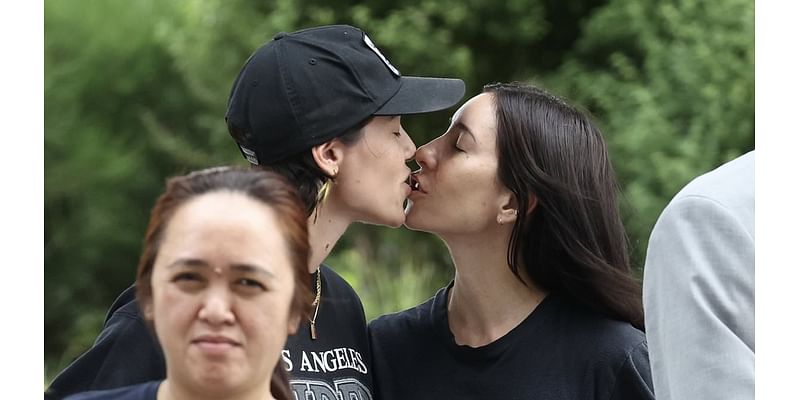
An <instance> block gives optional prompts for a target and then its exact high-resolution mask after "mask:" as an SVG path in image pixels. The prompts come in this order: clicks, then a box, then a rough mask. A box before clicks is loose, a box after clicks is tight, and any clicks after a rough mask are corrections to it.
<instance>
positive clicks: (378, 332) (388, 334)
mask: <svg viewBox="0 0 800 400" xmlns="http://www.w3.org/2000/svg"><path fill="white" fill-rule="evenodd" d="M445 290H446V288H442V289H440V290H439V292H437V293H436V295H434V297H431V298H430V299H428V300H426V301H425V302H423V303H421V304H419V305H417V306H414V307H411V308H409V309H406V310H403V311H398V312H395V313H390V314H385V315H382V316H380V317H378V318H375V319H374V320H372V321H370V323H369V333H370V336H371V337H373V338H378V339H386V338H392V337H398V338H403V337H407V335H409V334H410V333H415V332H416V331H419V330H422V329H425V328H424V327H425V326H427V325H428V324H429V323H430V321H431V320H432V318H433V317H432V315H431V313H432V312H433V310H434V307H435V305H434V303H435V302H436V299H437V298H438V297H440V296H441V293H442V292H443V291H445Z"/></svg>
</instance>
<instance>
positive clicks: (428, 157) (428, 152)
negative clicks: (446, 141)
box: [414, 140, 436, 169]
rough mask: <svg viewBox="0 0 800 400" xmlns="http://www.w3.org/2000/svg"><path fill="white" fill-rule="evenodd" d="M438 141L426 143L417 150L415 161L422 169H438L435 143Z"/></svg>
mask: <svg viewBox="0 0 800 400" xmlns="http://www.w3.org/2000/svg"><path fill="white" fill-rule="evenodd" d="M435 142H436V140H433V141H431V142H429V143H426V144H424V145H422V146H420V147H419V149H417V152H416V154H414V160H415V161H416V162H417V164H419V166H420V167H421V168H422V169H434V168H436V150H435V146H434V143H435Z"/></svg>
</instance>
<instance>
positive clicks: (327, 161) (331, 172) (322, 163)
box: [311, 139, 344, 177]
mask: <svg viewBox="0 0 800 400" xmlns="http://www.w3.org/2000/svg"><path fill="white" fill-rule="evenodd" d="M343 146H344V144H343V143H342V142H341V141H339V140H338V139H332V140H329V141H327V142H325V143H323V144H319V145H316V146H314V147H312V148H311V155H312V156H313V157H314V162H316V163H317V166H318V167H319V168H320V169H321V170H322V171H323V172H324V173H325V175H327V176H329V177H335V176H336V174H338V173H339V167H340V164H341V163H342V158H343V156H344V149H343V148H342V147H343Z"/></svg>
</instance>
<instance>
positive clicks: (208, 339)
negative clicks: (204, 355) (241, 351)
mask: <svg viewBox="0 0 800 400" xmlns="http://www.w3.org/2000/svg"><path fill="white" fill-rule="evenodd" d="M191 343H192V344H193V345H197V346H199V347H200V348H201V349H203V350H207V351H210V352H220V351H226V350H228V349H232V348H235V347H241V346H242V343H241V342H239V341H237V340H234V339H232V338H230V337H227V336H225V335H200V336H198V337H196V338H194V339H192V341H191Z"/></svg>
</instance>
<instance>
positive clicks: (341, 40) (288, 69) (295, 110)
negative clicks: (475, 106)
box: [225, 25, 464, 164]
mask: <svg viewBox="0 0 800 400" xmlns="http://www.w3.org/2000/svg"><path fill="white" fill-rule="evenodd" d="M463 96H464V82H463V81H462V80H460V79H448V78H423V77H414V76H402V75H401V74H400V72H399V71H397V69H396V68H395V67H394V66H393V65H392V64H391V63H390V62H389V60H387V59H386V57H384V55H383V54H382V53H381V52H380V50H378V48H377V47H376V46H375V44H374V43H373V42H372V40H370V38H369V36H367V34H366V33H364V32H363V31H362V30H360V29H358V28H355V27H352V26H348V25H330V26H321V27H316V28H310V29H304V30H301V31H297V32H293V33H278V34H277V35H275V37H274V38H273V39H272V40H271V41H269V42H268V43H266V44H264V45H263V46H261V47H260V48H259V49H258V50H256V51H255V53H253V55H251V56H250V58H249V59H248V60H247V62H246V63H245V65H244V67H242V70H241V71H240V72H239V76H238V77H237V78H236V81H235V82H234V83H233V88H232V89H231V94H230V98H229V99H228V110H227V112H226V114H225V120H226V122H227V123H228V129H229V131H230V134H231V136H233V138H234V139H235V140H236V142H237V144H238V145H239V149H240V150H241V152H242V155H244V157H245V158H246V159H247V160H248V161H250V162H251V163H253V164H269V163H273V162H275V161H279V160H281V159H283V158H285V157H288V156H292V155H294V154H297V153H299V152H301V151H303V150H306V149H309V148H311V147H312V146H315V145H318V144H321V143H324V142H326V141H328V140H331V139H333V138H335V137H337V136H340V135H342V134H344V133H347V132H348V131H350V130H352V129H353V128H355V127H356V126H358V125H359V124H360V123H361V122H362V121H364V120H366V119H367V118H369V117H370V116H373V115H407V114H420V113H426V112H432V111H438V110H443V109H446V108H448V107H451V106H453V105H454V104H456V103H457V102H458V101H459V100H461V98H462V97H463Z"/></svg>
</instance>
